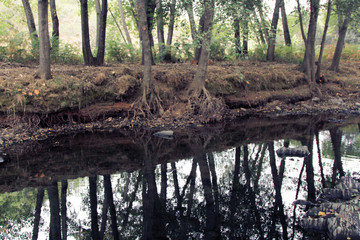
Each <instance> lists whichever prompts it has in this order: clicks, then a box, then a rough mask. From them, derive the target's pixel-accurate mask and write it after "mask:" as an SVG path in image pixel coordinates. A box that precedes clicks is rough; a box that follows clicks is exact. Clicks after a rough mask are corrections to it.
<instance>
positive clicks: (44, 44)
mask: <svg viewBox="0 0 360 240" xmlns="http://www.w3.org/2000/svg"><path fill="white" fill-rule="evenodd" d="M38 7H39V47H40V67H39V71H40V76H41V78H42V79H45V80H47V79H50V78H51V70H50V39H49V28H48V15H49V14H48V0H38Z"/></svg>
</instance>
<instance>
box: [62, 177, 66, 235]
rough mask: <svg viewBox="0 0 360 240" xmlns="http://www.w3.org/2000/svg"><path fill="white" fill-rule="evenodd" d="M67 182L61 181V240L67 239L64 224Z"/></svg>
mask: <svg viewBox="0 0 360 240" xmlns="http://www.w3.org/2000/svg"><path fill="white" fill-rule="evenodd" d="M67 188H68V182H67V180H62V181H61V232H62V238H63V240H66V239H67V222H66V218H67V216H66V210H67V208H66V194H67Z"/></svg>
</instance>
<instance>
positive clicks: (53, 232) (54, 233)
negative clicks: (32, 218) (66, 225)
mask: <svg viewBox="0 0 360 240" xmlns="http://www.w3.org/2000/svg"><path fill="white" fill-rule="evenodd" d="M47 192H48V196H49V202H50V239H51V240H61V231H60V229H61V223H60V207H59V189H58V184H57V182H53V183H52V184H51V186H49V187H48V188H47Z"/></svg>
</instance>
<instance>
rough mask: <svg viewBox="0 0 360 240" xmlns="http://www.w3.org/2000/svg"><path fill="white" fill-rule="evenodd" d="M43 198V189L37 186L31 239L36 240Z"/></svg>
mask: <svg viewBox="0 0 360 240" xmlns="http://www.w3.org/2000/svg"><path fill="white" fill-rule="evenodd" d="M43 200H44V189H43V188H38V192H37V195H36V205H35V218H34V229H33V235H32V240H37V239H38V235H39V225H40V216H41V207H42V204H43Z"/></svg>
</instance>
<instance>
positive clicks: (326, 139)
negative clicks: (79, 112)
mask: <svg viewBox="0 0 360 240" xmlns="http://www.w3.org/2000/svg"><path fill="white" fill-rule="evenodd" d="M358 122H360V119H358V118H349V117H344V116H337V117H335V118H334V117H329V116H321V117H319V116H307V117H301V118H299V117H297V118H296V119H291V118H287V119H284V118H279V119H246V120H242V121H236V122H232V123H226V124H221V125H213V126H206V127H205V126H200V127H196V128H195V127H194V128H189V129H175V130H174V138H173V139H163V138H159V137H156V136H154V135H153V133H154V132H153V131H144V132H134V131H130V130H121V131H117V130H111V131H92V132H82V133H78V134H75V135H71V136H62V137H56V138H51V139H47V140H46V141H44V142H39V143H32V144H27V145H26V144H24V146H22V147H20V148H19V147H17V148H15V147H14V148H13V149H9V150H8V152H7V155H6V156H4V162H2V163H0V239H321V238H322V239H326V235H325V234H320V233H310V232H306V231H304V230H303V229H302V228H301V224H300V222H301V219H302V217H303V215H304V213H305V211H306V206H298V205H294V204H293V202H294V201H295V200H297V199H303V200H308V201H315V200H316V198H317V196H318V195H319V193H320V192H321V189H322V188H323V186H326V187H331V186H333V185H334V184H335V182H336V180H337V179H339V178H340V176H344V175H350V176H352V177H354V178H355V179H359V178H360V176H359V173H360V164H359V158H360V135H359V125H358ZM283 146H289V147H298V146H307V147H308V149H309V150H310V155H308V156H307V157H303V158H300V157H287V158H279V157H278V156H277V155H276V150H277V149H279V148H280V147H283Z"/></svg>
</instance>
